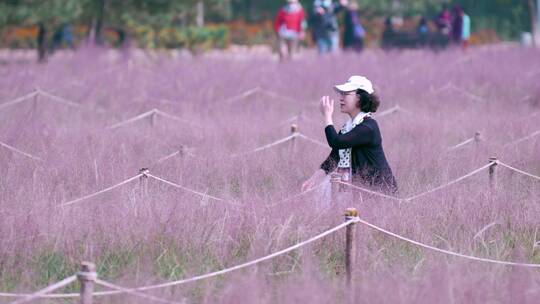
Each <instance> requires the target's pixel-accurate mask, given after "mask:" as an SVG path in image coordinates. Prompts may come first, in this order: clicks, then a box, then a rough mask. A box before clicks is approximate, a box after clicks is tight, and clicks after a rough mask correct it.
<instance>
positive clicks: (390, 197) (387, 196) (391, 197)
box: [338, 180, 402, 202]
mask: <svg viewBox="0 0 540 304" xmlns="http://www.w3.org/2000/svg"><path fill="white" fill-rule="evenodd" d="M338 183H339V184H342V185H346V186H349V187H351V188H354V189H358V190H360V191H364V192H366V193H369V194H373V195H377V196H380V197H384V198H388V199H391V200H395V201H398V202H399V201H402V199H400V198H398V197H395V196H391V195H387V194H384V193H380V192H377V191H372V190H369V189H366V188H362V187H359V186H356V185H353V184H351V183H346V182H344V181H341V180H340V181H339V182H338Z"/></svg>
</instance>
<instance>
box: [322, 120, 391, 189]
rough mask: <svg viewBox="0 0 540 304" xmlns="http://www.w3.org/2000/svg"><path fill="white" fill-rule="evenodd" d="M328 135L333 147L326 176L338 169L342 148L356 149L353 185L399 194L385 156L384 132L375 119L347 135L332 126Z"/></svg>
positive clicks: (326, 164) (352, 167)
mask: <svg viewBox="0 0 540 304" xmlns="http://www.w3.org/2000/svg"><path fill="white" fill-rule="evenodd" d="M324 132H325V134H326V140H327V141H328V144H329V145H330V147H331V148H332V152H330V155H329V156H328V158H327V159H326V160H325V161H324V162H323V163H322V164H321V169H323V170H324V171H325V172H326V174H328V173H330V172H331V171H333V170H334V169H336V167H337V164H338V162H339V149H348V148H352V151H351V171H352V182H353V183H355V184H363V185H367V186H370V187H372V188H375V189H376V190H380V191H382V192H385V193H396V192H397V183H396V180H395V178H394V175H393V174H392V170H391V169H390V166H389V165H388V162H387V161H386V157H385V155H384V150H383V147H382V138H381V132H380V131H379V126H378V125H377V122H376V121H375V120H374V119H372V118H370V117H366V118H365V119H364V121H363V122H362V123H360V124H359V125H357V126H356V127H354V128H353V129H352V130H351V131H349V132H348V133H346V134H341V133H337V132H336V129H334V126H332V125H329V126H327V127H326V128H325V129H324Z"/></svg>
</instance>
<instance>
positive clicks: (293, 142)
mask: <svg viewBox="0 0 540 304" xmlns="http://www.w3.org/2000/svg"><path fill="white" fill-rule="evenodd" d="M297 134H298V125H297V124H292V125H291V135H297ZM291 150H292V153H296V137H293V138H291Z"/></svg>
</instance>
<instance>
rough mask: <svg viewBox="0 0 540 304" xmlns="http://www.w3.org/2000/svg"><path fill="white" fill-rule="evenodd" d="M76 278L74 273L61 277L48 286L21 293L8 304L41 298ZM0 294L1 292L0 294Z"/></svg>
mask: <svg viewBox="0 0 540 304" xmlns="http://www.w3.org/2000/svg"><path fill="white" fill-rule="evenodd" d="M76 280H77V276H76V275H72V276H70V277H67V278H65V279H63V280H62V281H59V282H56V283H54V284H52V285H50V286H48V287H45V288H43V289H41V290H39V291H36V292H35V293H33V294H29V295H23V296H22V298H21V299H19V300H16V301H13V302H11V303H10V304H22V303H28V302H30V301H33V300H35V299H38V298H41V297H43V296H44V295H46V294H49V293H51V292H53V291H55V290H58V289H60V288H62V287H65V286H67V285H70V284H71V283H73V282H75V281H76ZM0 295H1V294H0Z"/></svg>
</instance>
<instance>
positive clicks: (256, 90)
mask: <svg viewBox="0 0 540 304" xmlns="http://www.w3.org/2000/svg"><path fill="white" fill-rule="evenodd" d="M257 93H262V94H266V95H268V96H270V97H273V98H277V99H281V100H284V101H288V102H293V103H296V102H297V100H295V99H293V98H290V97H287V96H283V95H281V94H278V93H276V92H273V91H270V90H266V89H263V88H261V87H259V86H256V87H254V88H252V89H249V90H246V91H244V92H242V93H240V94H237V95H234V96H232V97H229V98H227V99H225V100H224V101H223V103H224V104H231V103H233V102H236V101H239V100H242V99H244V98H247V97H249V96H251V95H254V94H257Z"/></svg>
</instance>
